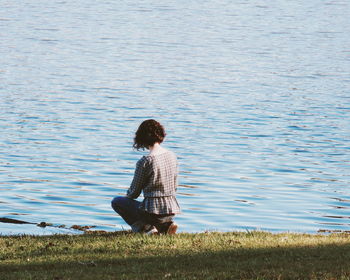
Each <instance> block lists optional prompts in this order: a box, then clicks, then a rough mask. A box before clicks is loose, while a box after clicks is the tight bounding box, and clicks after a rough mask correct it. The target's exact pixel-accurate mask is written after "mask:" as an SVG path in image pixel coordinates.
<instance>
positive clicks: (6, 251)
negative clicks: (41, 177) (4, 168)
mask: <svg viewBox="0 0 350 280" xmlns="http://www.w3.org/2000/svg"><path fill="white" fill-rule="evenodd" d="M0 279H1V280H5V279H16V280H17V279H56V280H60V279H350V235H349V234H331V235H307V234H291V233H284V234H271V233H266V232H248V233H237V232H230V233H200V234H178V235H175V236H145V235H141V234H131V233H125V232H115V233H105V234H102V233H93V234H84V235H78V236H71V235H53V236H17V237H16V236H2V237H0Z"/></svg>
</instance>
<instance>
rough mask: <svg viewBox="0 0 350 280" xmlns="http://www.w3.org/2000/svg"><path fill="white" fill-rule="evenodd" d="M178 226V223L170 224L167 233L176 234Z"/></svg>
mask: <svg viewBox="0 0 350 280" xmlns="http://www.w3.org/2000/svg"><path fill="white" fill-rule="evenodd" d="M177 228H178V226H177V224H175V223H171V224H170V226H169V227H168V230H167V232H166V233H167V234H175V233H176V231H177Z"/></svg>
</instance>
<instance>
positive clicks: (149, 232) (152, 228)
mask: <svg viewBox="0 0 350 280" xmlns="http://www.w3.org/2000/svg"><path fill="white" fill-rule="evenodd" d="M143 233H144V234H147V235H155V234H158V230H157V229H156V227H154V226H152V227H151V228H150V229H149V230H145V231H144V232H143Z"/></svg>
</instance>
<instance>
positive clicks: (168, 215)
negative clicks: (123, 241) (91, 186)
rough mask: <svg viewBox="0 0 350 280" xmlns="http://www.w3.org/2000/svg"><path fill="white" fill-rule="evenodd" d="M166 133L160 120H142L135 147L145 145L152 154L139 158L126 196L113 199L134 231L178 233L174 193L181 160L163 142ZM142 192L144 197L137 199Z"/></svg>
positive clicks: (135, 139)
mask: <svg viewBox="0 0 350 280" xmlns="http://www.w3.org/2000/svg"><path fill="white" fill-rule="evenodd" d="M165 135H166V134H165V131H164V127H163V126H162V125H161V124H160V123H159V122H157V121H155V120H152V119H150V120H145V121H144V122H142V123H141V125H140V126H139V128H138V129H137V131H136V133H135V138H134V145H133V147H134V148H136V149H137V150H139V149H143V150H144V149H145V148H146V149H148V150H149V154H148V155H146V156H143V157H142V158H141V159H140V160H139V161H138V162H137V164H136V170H135V174H134V179H133V180H132V183H131V186H130V188H129V189H128V191H127V194H126V196H123V197H120V196H119V197H115V198H114V199H113V200H112V208H113V209H114V211H116V212H117V213H118V214H119V215H120V216H121V217H122V218H123V219H124V220H125V222H127V223H128V224H129V225H130V226H131V229H132V230H133V231H134V232H143V233H147V234H157V233H167V234H175V233H176V230H177V225H176V224H175V223H174V222H173V217H174V216H175V214H178V213H179V212H180V207H179V204H178V202H177V200H176V197H175V192H176V189H177V174H178V164H177V158H176V155H175V154H174V153H173V152H171V151H168V150H166V149H165V148H163V147H161V146H160V144H161V143H162V142H163V140H164V138H165ZM141 192H143V196H144V200H143V201H142V202H139V201H136V200H135V199H136V198H138V197H139V195H140V194H141Z"/></svg>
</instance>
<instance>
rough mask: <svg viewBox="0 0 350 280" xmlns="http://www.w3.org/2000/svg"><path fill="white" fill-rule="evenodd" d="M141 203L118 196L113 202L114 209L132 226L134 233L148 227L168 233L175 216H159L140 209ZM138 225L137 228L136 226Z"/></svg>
mask: <svg viewBox="0 0 350 280" xmlns="http://www.w3.org/2000/svg"><path fill="white" fill-rule="evenodd" d="M140 204H141V202H139V201H137V200H134V199H131V198H128V197H126V196H117V197H115V198H114V199H113V200H112V208H113V209H114V211H115V212H117V213H118V214H119V215H120V216H121V217H122V218H123V219H124V221H125V222H126V223H128V224H129V225H130V226H132V229H133V231H136V232H139V231H142V230H143V228H144V227H145V226H146V225H151V226H155V227H156V228H157V230H158V231H159V232H160V233H162V232H166V231H167V229H168V227H169V225H170V224H171V223H172V221H173V217H174V216H175V215H173V214H165V215H157V214H152V213H148V212H145V211H143V210H141V209H139V207H140ZM135 224H137V227H138V228H137V227H136V226H135Z"/></svg>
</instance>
